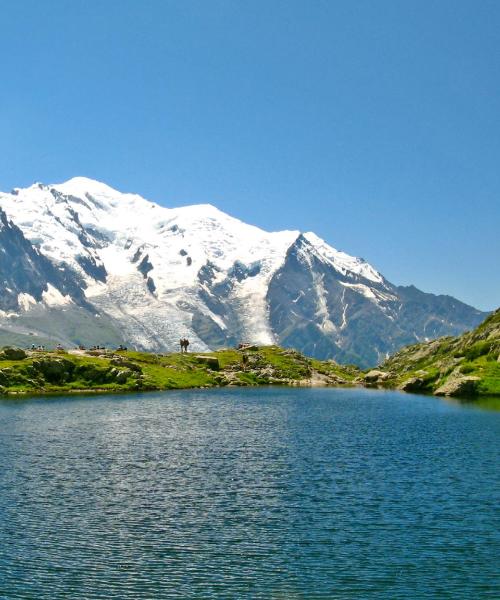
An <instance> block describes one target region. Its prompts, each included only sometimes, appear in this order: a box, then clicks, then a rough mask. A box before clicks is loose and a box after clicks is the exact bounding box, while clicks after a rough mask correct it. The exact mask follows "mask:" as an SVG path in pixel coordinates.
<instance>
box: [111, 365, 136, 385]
mask: <svg viewBox="0 0 500 600" xmlns="http://www.w3.org/2000/svg"><path fill="white" fill-rule="evenodd" d="M131 375H132V371H130V370H129V369H124V370H123V371H121V370H120V369H117V368H115V367H113V368H112V369H111V370H110V371H109V377H110V379H111V381H113V382H114V383H127V379H128V378H129V377H130V376H131Z"/></svg>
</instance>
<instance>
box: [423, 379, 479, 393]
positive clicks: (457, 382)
mask: <svg viewBox="0 0 500 600" xmlns="http://www.w3.org/2000/svg"><path fill="white" fill-rule="evenodd" d="M479 381H481V378H480V377H473V376H469V377H450V378H449V379H448V381H447V382H446V383H444V384H443V385H442V386H440V387H438V389H437V390H435V391H434V394H435V395H436V396H474V395H475V394H477V386H478V383H479Z"/></svg>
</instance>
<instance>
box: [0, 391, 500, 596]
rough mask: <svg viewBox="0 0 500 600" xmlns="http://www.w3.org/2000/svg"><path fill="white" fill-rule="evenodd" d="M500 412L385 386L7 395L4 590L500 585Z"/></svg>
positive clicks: (411, 592) (412, 590) (474, 589)
mask: <svg viewBox="0 0 500 600" xmlns="http://www.w3.org/2000/svg"><path fill="white" fill-rule="evenodd" d="M499 434H500V413H498V412H492V411H487V410H481V409H479V408H475V407H473V406H471V405H468V406H462V405H460V404H456V403H452V402H446V401H443V400H439V399H435V398H429V397H422V396H412V395H404V394H399V393H397V392H379V391H370V390H358V389H352V390H336V389H283V388H259V389H248V388H247V389H224V390H216V391H213V390H197V391H180V392H167V393H158V394H142V395H134V396H93V397H77V398H75V397H73V398H51V399H36V400H22V401H19V400H16V401H11V400H3V401H0V598H2V599H14V598H26V599H28V598H29V599H37V600H39V599H50V600H56V599H59V598H85V599H94V598H102V599H106V600H109V599H115V598H116V599H129V598H134V599H136V598H148V599H152V598H287V599H288V598H291V599H294V598H339V599H345V598H355V599H364V598H377V599H378V598H381V599H390V598H394V599H403V598H408V599H420V598H433V599H434V598H451V599H454V600H456V599H457V598H474V599H475V600H477V599H479V598H499V597H500V588H499V577H498V558H499V544H500V541H499V525H500V522H499V512H498V506H499V484H500V458H499V457H500V452H499V450H500V435H499Z"/></svg>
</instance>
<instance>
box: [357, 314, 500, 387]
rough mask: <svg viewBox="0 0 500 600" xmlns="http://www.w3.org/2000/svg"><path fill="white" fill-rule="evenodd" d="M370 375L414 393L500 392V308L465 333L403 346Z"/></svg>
mask: <svg viewBox="0 0 500 600" xmlns="http://www.w3.org/2000/svg"><path fill="white" fill-rule="evenodd" d="M370 377H371V378H372V382H373V383H374V384H376V383H380V384H382V385H385V386H390V387H394V386H398V387H400V389H403V390H405V391H412V392H432V393H434V394H436V395H443V396H461V395H462V396H463V395H465V396H471V395H476V394H485V395H497V394H498V395H500V309H498V310H497V311H495V312H494V313H493V314H492V315H490V316H489V317H488V318H487V319H486V320H485V321H484V322H483V323H481V325H479V327H477V328H476V329H474V330H473V331H469V332H467V333H465V334H463V335H461V336H457V337H445V338H441V339H437V340H434V341H432V342H427V343H424V344H415V345H412V346H408V347H407V348H403V349H402V350H400V351H399V352H397V353H396V354H394V356H392V357H391V358H389V359H388V360H387V361H386V362H385V363H384V364H383V365H382V366H381V367H380V369H379V370H376V371H372V373H371V375H370V374H367V375H366V376H365V380H366V379H367V378H368V379H370Z"/></svg>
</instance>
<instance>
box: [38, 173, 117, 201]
mask: <svg viewBox="0 0 500 600" xmlns="http://www.w3.org/2000/svg"><path fill="white" fill-rule="evenodd" d="M48 187H49V188H54V189H56V190H58V191H60V192H61V193H63V194H67V195H71V196H76V197H83V196H86V195H87V194H89V195H91V196H96V197H101V198H116V197H119V196H122V195H123V194H122V192H119V191H118V190H115V189H114V188H112V187H111V186H109V185H107V184H106V183H102V182H101V181H97V180H95V179H90V178H89V177H72V178H71V179H68V180H67V181H65V182H64V183H54V184H52V185H50V186H48Z"/></svg>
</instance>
